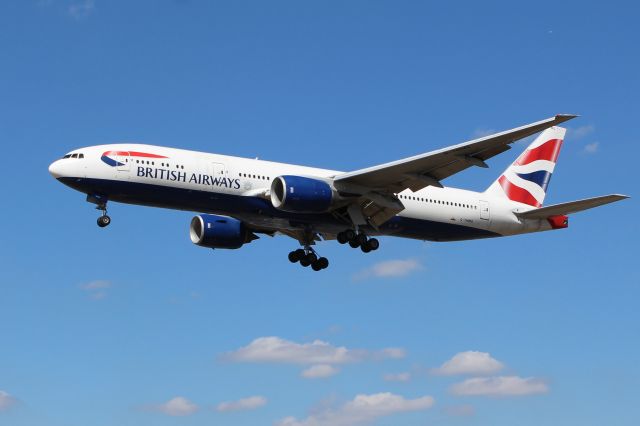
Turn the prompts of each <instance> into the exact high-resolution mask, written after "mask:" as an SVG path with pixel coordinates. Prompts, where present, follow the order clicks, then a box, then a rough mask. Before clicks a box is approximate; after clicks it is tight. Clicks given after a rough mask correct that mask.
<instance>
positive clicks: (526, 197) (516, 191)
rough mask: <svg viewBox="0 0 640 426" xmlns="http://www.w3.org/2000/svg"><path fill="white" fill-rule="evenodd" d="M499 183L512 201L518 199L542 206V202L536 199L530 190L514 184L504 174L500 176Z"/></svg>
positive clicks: (535, 205) (531, 204)
mask: <svg viewBox="0 0 640 426" xmlns="http://www.w3.org/2000/svg"><path fill="white" fill-rule="evenodd" d="M498 183H500V186H502V189H504V192H505V194H507V197H508V198H509V199H510V200H512V201H517V202H519V203H524V204H529V205H530V206H534V207H540V206H541V204H540V203H539V202H538V200H536V197H534V196H533V195H531V193H530V192H529V191H527V190H526V189H524V188H521V187H519V186H518V185H514V184H513V183H511V182H510V181H509V179H507V178H506V177H504V176H500V179H498Z"/></svg>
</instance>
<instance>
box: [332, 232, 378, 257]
mask: <svg viewBox="0 0 640 426" xmlns="http://www.w3.org/2000/svg"><path fill="white" fill-rule="evenodd" d="M337 238H338V242H339V243H340V244H346V243H349V246H351V247H352V248H358V247H360V250H362V251H363V252H364V253H369V252H370V251H374V250H378V247H380V242H379V241H378V240H377V239H375V238H369V237H367V236H366V235H365V234H363V233H362V232H359V233H356V232H355V231H354V230H352V229H347V230H346V231H342V232H339V233H338V235H337Z"/></svg>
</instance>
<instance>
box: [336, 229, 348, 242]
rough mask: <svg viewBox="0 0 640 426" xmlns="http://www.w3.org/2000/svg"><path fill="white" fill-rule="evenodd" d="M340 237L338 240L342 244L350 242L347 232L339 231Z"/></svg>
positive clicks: (338, 236)
mask: <svg viewBox="0 0 640 426" xmlns="http://www.w3.org/2000/svg"><path fill="white" fill-rule="evenodd" d="M336 237H337V239H338V242H339V243H340V244H346V243H348V242H349V238H347V234H346V232H344V231H343V232H338V235H337V236H336Z"/></svg>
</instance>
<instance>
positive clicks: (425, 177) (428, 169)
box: [334, 114, 577, 201]
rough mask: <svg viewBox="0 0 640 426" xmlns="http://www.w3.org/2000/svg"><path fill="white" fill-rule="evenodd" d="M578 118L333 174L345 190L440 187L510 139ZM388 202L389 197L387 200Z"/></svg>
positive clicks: (482, 163) (481, 163) (563, 117)
mask: <svg viewBox="0 0 640 426" xmlns="http://www.w3.org/2000/svg"><path fill="white" fill-rule="evenodd" d="M574 117H577V116H576V115H571V114H559V115H556V116H555V117H551V118H548V119H546V120H542V121H538V122H535V123H531V124H527V125H526V126H521V127H517V128H515V129H511V130H507V131H504V132H500V133H495V134H493V135H489V136H485V137H482V138H479V139H474V140H471V141H469V142H464V143H461V144H458V145H453V146H450V147H447V148H442V149H438V150H435V151H431V152H427V153H424V154H420V155H416V156H413V157H409V158H404V159H402V160H397V161H392V162H390V163H385V164H381V165H378V166H373V167H368V168H366V169H360V170H356V171H353V172H347V173H343V174H339V175H337V176H335V177H334V185H335V186H336V188H337V189H338V190H341V191H344V192H346V193H359V194H363V195H364V194H365V193H366V192H374V193H382V194H392V193H398V192H401V191H403V190H404V189H407V188H408V189H411V190H412V191H418V190H420V189H422V188H425V187H427V186H429V185H432V186H438V187H441V186H442V185H441V184H440V181H441V180H442V179H444V178H447V177H449V176H451V175H454V174H456V173H458V172H460V171H462V170H465V169H466V168H468V167H471V166H479V167H488V166H487V164H486V163H485V160H487V159H489V158H491V157H493V156H495V155H498V154H500V153H501V152H504V151H506V150H508V149H510V148H511V147H510V144H512V143H513V142H515V141H517V140H520V139H522V138H525V137H527V136H530V135H533V134H535V133H538V132H541V131H542V130H544V129H547V128H549V127H552V126H556V125H558V124H560V123H563V122H565V121H568V120H571V119H572V118H574ZM389 201H391V200H389Z"/></svg>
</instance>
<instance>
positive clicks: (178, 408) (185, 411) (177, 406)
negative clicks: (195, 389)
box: [150, 396, 198, 416]
mask: <svg viewBox="0 0 640 426" xmlns="http://www.w3.org/2000/svg"><path fill="white" fill-rule="evenodd" d="M150 409H151V410H153V411H159V412H161V413H164V414H166V415H168V416H189V415H191V414H193V413H195V412H196V411H198V406H197V405H196V404H194V403H193V402H191V401H189V400H188V399H186V398H184V397H181V396H176V397H175V398H172V399H170V400H169V401H167V402H165V403H164V404H159V405H154V406H151V407H150Z"/></svg>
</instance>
